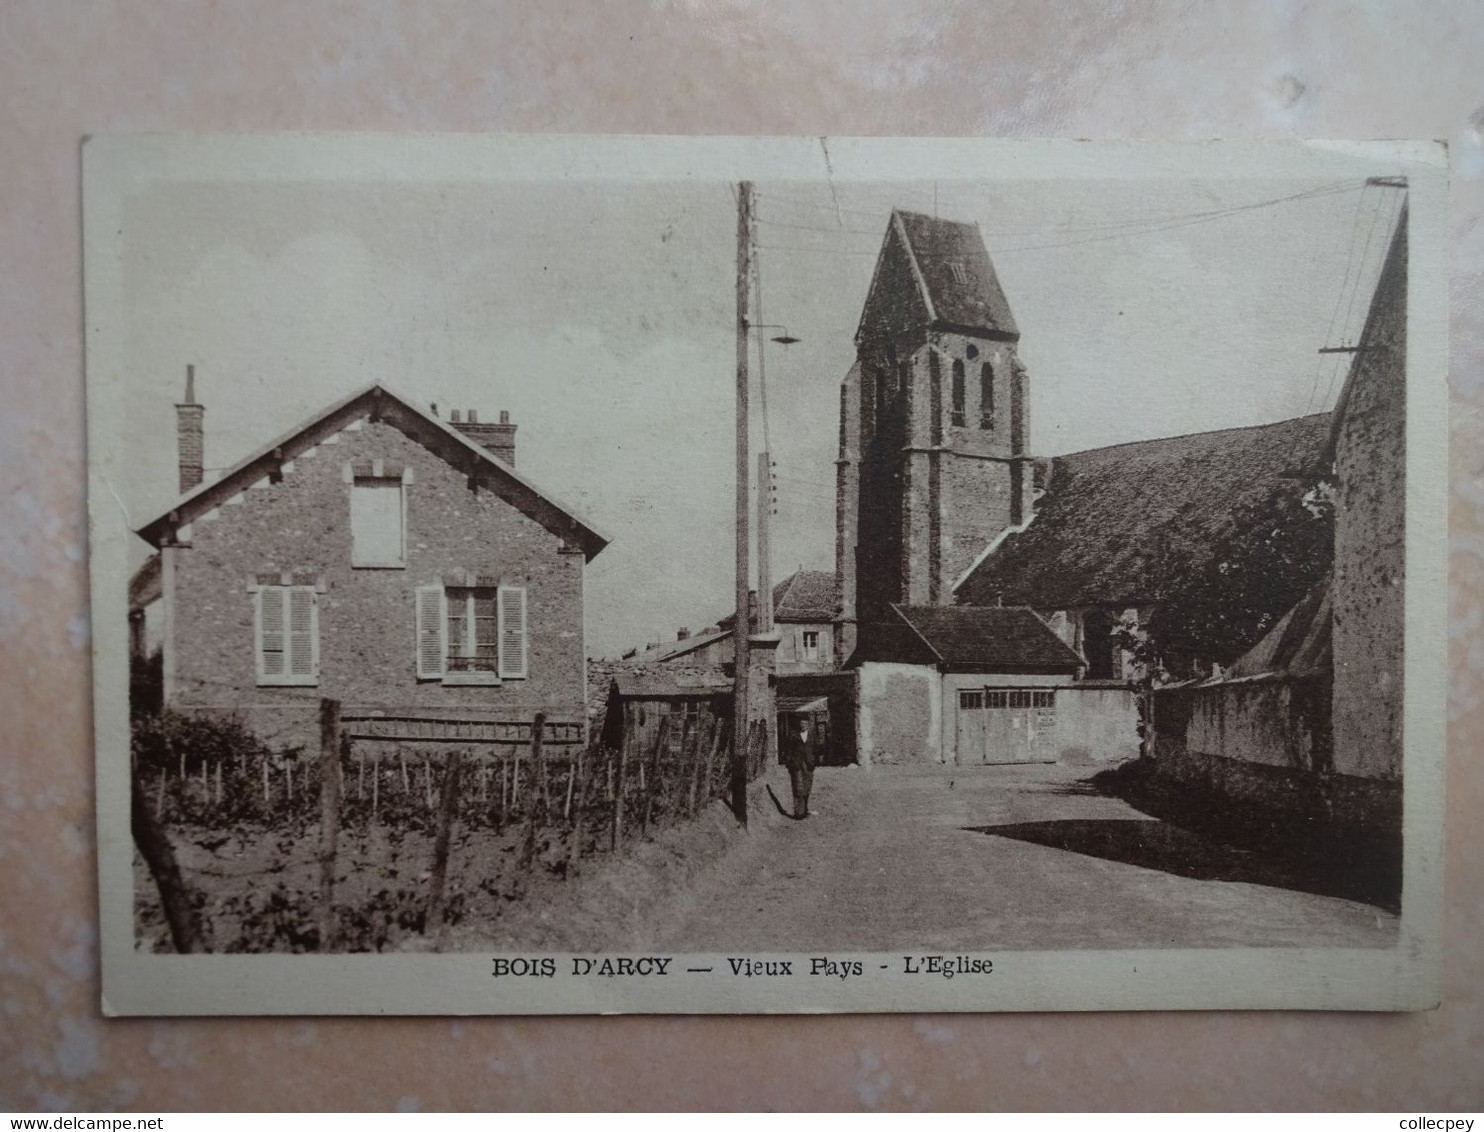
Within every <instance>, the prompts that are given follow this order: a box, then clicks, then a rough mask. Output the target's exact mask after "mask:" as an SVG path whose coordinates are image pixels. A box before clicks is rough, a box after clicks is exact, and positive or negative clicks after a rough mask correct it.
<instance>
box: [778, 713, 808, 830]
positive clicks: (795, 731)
mask: <svg viewBox="0 0 1484 1132" xmlns="http://www.w3.org/2000/svg"><path fill="white" fill-rule="evenodd" d="M779 755H780V756H781V758H780V761H781V762H782V763H783V765H784V766H786V767H787V768H788V783H789V786H791V787H792V788H793V795H794V813H793V816H794V817H795V818H796V819H800V818H807V817H808V816H809V790H810V788H811V787H812V786H813V785H814V744H813V743H811V742H810V741H809V717H808V716H807V715H795V716H791V717H790V718H789V721H788V725H787V726H786V727H785V728H784V729H783V746H782V750H781V751H780V752H779Z"/></svg>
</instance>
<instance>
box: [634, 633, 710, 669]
mask: <svg viewBox="0 0 1484 1132" xmlns="http://www.w3.org/2000/svg"><path fill="white" fill-rule="evenodd" d="M731 635H732V631H731V630H730V629H703V630H702V631H701V632H699V633H692V634H691V635H690V636H688V637H682V638H681V639H679V640H675V641H661V642H660V643H659V644H656V645H650V646H649V647H648V648H647V649H645V650H644V651H643V652H639V653H635V654H634V655H633V656H631V657H629V658H628V660H627V661H625V663H627V664H636V665H642V664H660V663H663V662H664V661H667V660H674V659H675V658H676V657H681V656H685V655H686V654H687V653H693V652H695V651H696V650H697V649H701V648H705V647H706V646H707V645H711V644H715V643H716V642H717V641H722V640H725V639H726V638H728V637H730V636H731Z"/></svg>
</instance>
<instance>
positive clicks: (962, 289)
mask: <svg viewBox="0 0 1484 1132" xmlns="http://www.w3.org/2000/svg"><path fill="white" fill-rule="evenodd" d="M891 225H892V228H894V229H895V230H896V231H897V233H898V235H899V236H900V238H901V240H902V243H903V245H904V246H905V248H906V251H907V254H908V255H909V256H910V257H911V259H912V262H913V267H914V275H915V276H916V278H917V280H918V283H919V286H920V288H921V289H922V293H923V298H924V300H925V301H926V303H927V306H928V310H929V312H930V317H931V319H932V321H933V322H935V323H938V324H942V325H946V326H954V327H960V328H962V329H965V330H982V331H990V332H992V333H996V334H1002V335H1007V336H1010V337H1014V338H1018V337H1020V329H1019V327H1017V326H1016V325H1015V316H1014V315H1013V314H1011V313H1010V303H1009V302H1008V300H1006V298H1005V292H1004V291H1003V290H1002V289H1001V288H1000V280H999V277H998V276H997V275H996V274H995V269H994V264H993V263H991V262H990V258H989V252H988V250H986V248H985V246H984V237H983V236H982V235H981V234H980V232H979V225H977V224H972V223H965V222H964V221H961V220H945V219H943V218H941V217H937V216H926V215H924V214H922V213H920V212H907V211H905V210H903V209H895V210H894V211H893V212H892V219H891ZM887 239H888V240H889V239H891V234H890V232H888V234H887Z"/></svg>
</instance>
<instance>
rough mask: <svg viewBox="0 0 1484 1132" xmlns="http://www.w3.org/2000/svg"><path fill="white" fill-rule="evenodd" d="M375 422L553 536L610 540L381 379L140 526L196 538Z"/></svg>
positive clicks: (583, 544)
mask: <svg viewBox="0 0 1484 1132" xmlns="http://www.w3.org/2000/svg"><path fill="white" fill-rule="evenodd" d="M367 422H385V423H386V424H388V425H391V426H392V427H394V428H396V429H398V430H399V431H401V432H402V433H403V434H404V435H406V436H407V437H409V438H411V439H412V440H414V441H416V442H417V443H419V444H421V445H422V446H423V447H424V448H426V449H427V450H428V451H430V452H432V453H434V454H436V455H437V456H438V457H439V458H440V459H442V460H443V461H445V462H446V463H447V464H448V465H450V467H452V468H454V469H456V470H458V471H459V472H460V473H462V474H463V475H464V476H465V477H466V478H467V480H468V482H469V483H470V484H471V485H472V486H473V487H474V488H475V489H476V490H478V489H482V490H489V491H493V492H494V493H496V494H497V495H499V496H500V497H501V498H502V499H504V500H505V501H506V502H508V503H509V504H510V505H511V506H513V507H515V508H516V509H518V510H519V511H521V513H522V514H525V515H527V516H528V517H530V518H531V519H533V520H535V521H536V522H538V523H540V524H541V525H542V526H543V527H545V528H546V529H547V530H548V531H550V532H551V533H552V534H554V535H557V536H558V537H560V538H562V539H564V540H566V541H568V542H569V543H571V544H572V545H573V546H574V547H577V548H580V549H581V550H582V552H583V554H584V555H585V557H586V558H588V559H591V558H592V557H593V556H594V555H596V554H598V553H599V552H600V551H601V550H602V549H603V547H604V546H606V545H607V543H608V539H607V537H606V536H604V535H603V534H602V533H600V532H599V531H598V530H597V529H596V528H595V527H593V526H592V525H591V524H590V523H588V522H586V521H585V520H584V519H582V518H581V517H580V516H578V515H577V514H576V513H575V512H574V511H573V510H572V509H571V508H569V507H567V506H565V505H564V504H562V503H560V502H558V501H557V500H556V499H555V498H554V497H553V496H551V495H550V494H549V493H546V492H544V491H542V490H541V489H540V488H538V487H537V486H536V485H535V484H534V483H532V482H531V481H530V480H529V479H528V478H527V477H525V476H523V475H521V474H520V473H518V472H516V471H515V469H514V468H512V467H510V466H509V465H508V464H506V463H504V462H503V461H502V460H500V459H498V458H496V457H495V456H494V455H493V454H492V453H491V452H490V451H489V450H488V449H485V448H483V447H481V446H480V445H478V444H476V443H475V442H473V441H472V440H470V439H468V438H467V437H465V436H463V435H462V434H461V433H459V432H458V431H457V430H455V429H453V428H451V427H450V426H448V425H446V424H444V423H443V422H442V421H440V420H438V419H437V418H436V417H434V416H432V415H430V414H429V413H425V412H423V411H422V410H421V409H419V408H417V407H416V406H415V405H414V404H413V402H412V401H410V400H409V399H408V398H406V397H404V396H402V395H400V394H398V393H395V392H393V391H392V390H390V389H388V388H387V387H386V386H383V385H379V384H378V385H372V386H369V387H367V388H365V389H362V390H360V391H358V392H356V393H354V394H352V395H351V396H349V397H346V398H344V399H342V400H341V401H338V402H336V403H334V404H333V405H330V406H328V407H327V408H325V409H323V410H322V411H320V412H319V413H317V414H316V415H314V416H313V417H311V418H310V419H309V420H308V421H306V422H304V423H303V424H301V425H299V426H298V427H296V428H295V429H293V430H292V431H291V432H289V433H286V434H285V435H283V436H281V437H279V438H277V439H275V440H272V441H270V442H269V443H268V444H266V445H264V446H263V447H262V448H260V449H258V450H257V451H256V452H254V453H252V454H251V455H249V456H247V457H245V458H244V459H242V460H240V461H238V462H237V463H236V464H234V465H233V466H232V467H231V468H229V469H227V470H226V471H225V472H224V473H223V474H222V475H221V477H220V478H219V479H217V480H215V481H213V482H211V483H207V484H202V485H201V486H199V487H197V488H195V489H194V490H192V491H190V492H187V493H186V494H185V495H184V496H182V497H181V498H180V499H179V500H177V501H176V503H175V504H173V505H172V506H171V508H170V509H169V510H168V511H166V512H165V513H163V514H161V515H159V516H157V517H156V518H155V519H153V520H151V521H150V522H148V523H146V524H145V525H144V526H142V527H140V528H139V530H138V534H139V535H140V537H141V538H143V539H144V540H145V541H147V542H149V543H150V544H151V545H153V546H156V547H159V546H162V545H166V544H168V543H171V542H174V541H177V540H181V539H183V538H184V537H188V529H189V527H190V526H191V524H192V523H194V522H195V521H196V520H197V519H199V518H201V517H202V516H205V515H209V514H211V513H212V512H214V511H215V510H216V509H217V508H219V507H221V506H224V505H229V504H232V503H234V502H237V501H240V499H241V498H242V496H243V494H244V493H245V492H248V491H251V490H254V489H260V488H262V487H265V486H268V485H271V484H275V483H278V482H281V481H282V480H283V479H284V478H285V477H286V476H288V475H291V474H292V465H293V464H294V462H295V461H296V460H299V459H303V458H307V457H309V456H312V455H313V454H315V453H317V452H319V450H320V448H321V446H323V445H333V444H335V443H336V442H337V440H338V438H339V437H340V435H341V434H342V433H344V432H346V431H347V430H350V429H356V428H360V427H362V426H363V425H364V424H366V423H367ZM183 529H185V530H186V532H187V533H186V535H184V536H183V534H182V531H183Z"/></svg>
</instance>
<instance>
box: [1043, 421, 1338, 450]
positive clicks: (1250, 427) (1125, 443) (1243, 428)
mask: <svg viewBox="0 0 1484 1132" xmlns="http://www.w3.org/2000/svg"><path fill="white" fill-rule="evenodd" d="M1331 415H1332V414H1331V413H1330V412H1328V411H1326V412H1322V413H1305V414H1304V415H1303V416H1300V417H1284V418H1283V419H1281V420H1276V421H1262V422H1259V423H1257V424H1246V425H1233V426H1231V427H1230V428H1210V429H1198V430H1196V431H1194V432H1177V433H1175V434H1174V435H1173V436H1151V437H1147V438H1145V439H1144V440H1120V441H1119V442H1118V443H1117V444H1104V445H1102V446H1100V447H1097V448H1079V449H1078V450H1077V451H1076V452H1059V453H1057V454H1055V455H1052V456H1041V457H1037V459H1042V460H1070V459H1071V458H1072V457H1074V456H1091V455H1093V454H1094V453H1097V452H1112V451H1113V450H1114V449H1116V448H1135V447H1138V446H1139V445H1142V444H1163V443H1165V442H1167V441H1170V440H1189V439H1191V438H1192V437H1197V436H1224V435H1227V434H1230V433H1234V432H1255V431H1257V430H1258V429H1260V428H1277V427H1278V426H1279V425H1285V424H1296V423H1297V422H1299V421H1309V420H1317V419H1318V418H1320V417H1329V416H1331Z"/></svg>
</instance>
